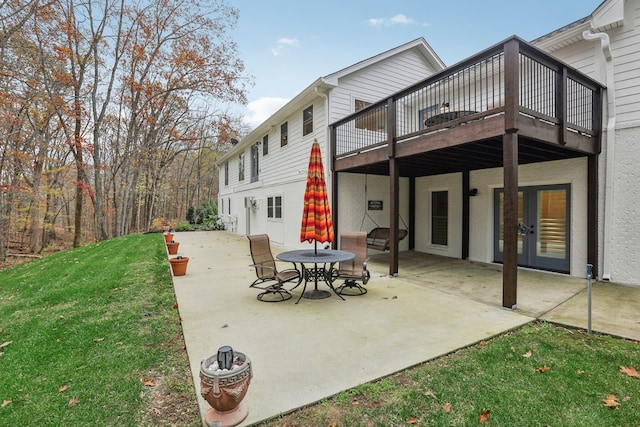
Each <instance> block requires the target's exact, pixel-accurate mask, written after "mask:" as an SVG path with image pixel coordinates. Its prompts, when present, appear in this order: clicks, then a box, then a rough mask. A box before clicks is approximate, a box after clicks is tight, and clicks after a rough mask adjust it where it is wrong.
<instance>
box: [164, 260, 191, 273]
mask: <svg viewBox="0 0 640 427" xmlns="http://www.w3.org/2000/svg"><path fill="white" fill-rule="evenodd" d="M169 262H170V263H171V270H172V271H173V275H174V276H184V275H185V274H187V263H188V262H189V258H187V257H181V256H178V257H176V258H169Z"/></svg>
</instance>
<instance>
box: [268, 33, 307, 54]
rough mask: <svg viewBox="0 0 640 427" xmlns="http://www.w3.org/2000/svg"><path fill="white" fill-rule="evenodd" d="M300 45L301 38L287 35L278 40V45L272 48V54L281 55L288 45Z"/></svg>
mask: <svg viewBox="0 0 640 427" xmlns="http://www.w3.org/2000/svg"><path fill="white" fill-rule="evenodd" d="M298 45H300V40H298V39H290V38H287V37H283V38H281V39H278V40H277V41H276V46H275V47H272V48H271V54H272V55H273V56H279V55H280V54H282V53H283V52H284V51H285V49H286V48H288V47H297V46H298Z"/></svg>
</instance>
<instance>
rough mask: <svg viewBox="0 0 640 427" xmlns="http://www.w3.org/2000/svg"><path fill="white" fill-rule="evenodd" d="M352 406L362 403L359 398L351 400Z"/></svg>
mask: <svg viewBox="0 0 640 427" xmlns="http://www.w3.org/2000/svg"><path fill="white" fill-rule="evenodd" d="M351 404H352V405H359V404H360V402H359V401H358V398H357V397H354V398H353V399H351Z"/></svg>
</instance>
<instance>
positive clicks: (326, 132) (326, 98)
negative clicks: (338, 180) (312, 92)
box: [316, 86, 333, 197]
mask: <svg viewBox="0 0 640 427" xmlns="http://www.w3.org/2000/svg"><path fill="white" fill-rule="evenodd" d="M316 94H318V95H320V96H321V97H323V98H324V117H325V121H326V126H325V129H324V135H325V137H324V138H325V139H324V144H325V147H327V157H328V155H329V154H330V153H331V150H330V149H329V145H328V144H329V142H330V139H331V136H330V135H329V95H327V94H326V93H324V92H320V91H319V90H318V87H317V86H316ZM332 160H333V159H328V158H327V159H325V161H324V162H325V165H326V164H331V163H330V162H331V161H332ZM327 162H329V163H327ZM325 169H326V167H325ZM332 173H333V171H332V170H331V168H329V170H328V173H327V172H326V171H325V174H326V178H327V186H328V188H333V186H332V184H331V183H332V182H333V175H332ZM332 197H333V196H332Z"/></svg>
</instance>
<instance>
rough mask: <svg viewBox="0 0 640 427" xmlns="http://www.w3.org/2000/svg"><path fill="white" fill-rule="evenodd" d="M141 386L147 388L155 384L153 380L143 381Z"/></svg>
mask: <svg viewBox="0 0 640 427" xmlns="http://www.w3.org/2000/svg"><path fill="white" fill-rule="evenodd" d="M142 384H144V385H146V386H147V387H153V386H155V385H156V382H155V381H154V380H144V381H143V382H142Z"/></svg>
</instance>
